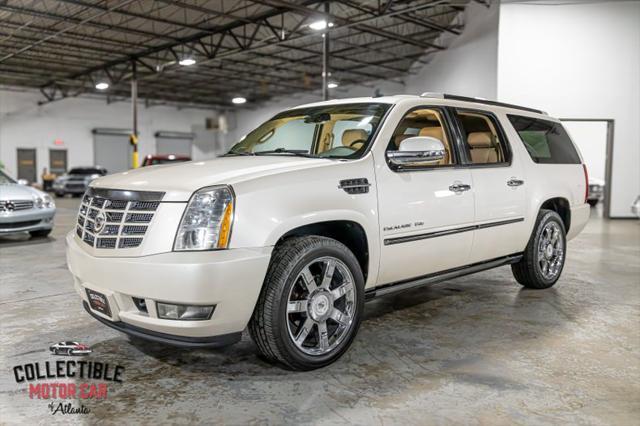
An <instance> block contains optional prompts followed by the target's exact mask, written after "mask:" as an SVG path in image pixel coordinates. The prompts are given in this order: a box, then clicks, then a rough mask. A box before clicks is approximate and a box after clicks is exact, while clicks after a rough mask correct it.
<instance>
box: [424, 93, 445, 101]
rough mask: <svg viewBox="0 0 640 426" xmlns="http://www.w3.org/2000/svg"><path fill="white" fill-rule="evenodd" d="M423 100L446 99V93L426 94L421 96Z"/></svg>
mask: <svg viewBox="0 0 640 426" xmlns="http://www.w3.org/2000/svg"><path fill="white" fill-rule="evenodd" d="M420 97H421V98H438V99H444V93H436V92H424V93H422V94H421V95H420Z"/></svg>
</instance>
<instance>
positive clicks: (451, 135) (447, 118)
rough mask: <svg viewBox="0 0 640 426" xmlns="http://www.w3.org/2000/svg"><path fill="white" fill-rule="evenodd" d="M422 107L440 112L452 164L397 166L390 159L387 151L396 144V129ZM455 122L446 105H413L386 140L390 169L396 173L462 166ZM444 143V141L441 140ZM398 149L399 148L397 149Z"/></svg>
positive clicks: (386, 159)
mask: <svg viewBox="0 0 640 426" xmlns="http://www.w3.org/2000/svg"><path fill="white" fill-rule="evenodd" d="M421 109H429V110H434V111H436V112H438V113H440V118H441V120H442V122H441V123H440V124H441V126H442V130H443V132H444V134H445V136H446V137H447V140H448V145H449V150H450V153H449V154H450V156H451V164H432V165H425V166H402V167H401V168H400V167H397V166H395V165H393V164H392V163H391V162H390V161H389V158H388V157H387V155H386V153H387V152H388V151H393V150H390V149H389V146H390V145H391V144H395V142H394V139H395V137H396V136H398V135H396V131H397V130H398V128H399V127H400V125H401V124H402V122H403V121H404V120H405V118H406V117H407V116H408V115H409V114H411V113H412V112H414V111H417V110H421ZM454 127H455V123H454V122H453V119H452V117H451V111H450V109H449V108H448V107H446V106H442V105H430V104H425V105H418V106H415V107H411V108H410V109H408V110H407V111H406V112H405V113H404V114H402V118H400V120H398V123H397V124H396V125H395V127H394V129H393V133H392V135H391V139H390V140H388V141H386V146H385V150H384V152H385V162H386V163H387V166H388V167H389V169H391V170H392V171H394V172H396V173H406V172H416V171H428V170H441V169H453V168H457V167H461V166H462V165H463V164H464V163H463V161H462V160H463V159H462V158H461V156H460V146H459V143H458V137H457V134H456V132H455V129H454ZM414 136H418V135H414ZM441 142H442V143H443V144H444V141H441ZM395 151H397V149H396V150H395Z"/></svg>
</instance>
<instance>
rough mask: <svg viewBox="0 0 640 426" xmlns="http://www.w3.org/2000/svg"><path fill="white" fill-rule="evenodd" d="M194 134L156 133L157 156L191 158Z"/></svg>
mask: <svg viewBox="0 0 640 426" xmlns="http://www.w3.org/2000/svg"><path fill="white" fill-rule="evenodd" d="M192 143H193V133H182V132H156V153H157V154H179V155H188V156H189V157H191V145H192Z"/></svg>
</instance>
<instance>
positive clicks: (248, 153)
mask: <svg viewBox="0 0 640 426" xmlns="http://www.w3.org/2000/svg"><path fill="white" fill-rule="evenodd" d="M234 155H250V156H253V155H256V154H254V153H253V152H247V151H238V152H231V151H229V152H227V153H226V154H223V155H222V157H233V156H234Z"/></svg>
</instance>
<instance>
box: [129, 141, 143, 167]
mask: <svg viewBox="0 0 640 426" xmlns="http://www.w3.org/2000/svg"><path fill="white" fill-rule="evenodd" d="M129 143H131V145H132V146H133V154H132V155H131V162H132V163H133V167H132V169H137V168H138V166H139V165H140V161H139V159H138V136H136V135H134V134H131V135H129Z"/></svg>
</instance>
